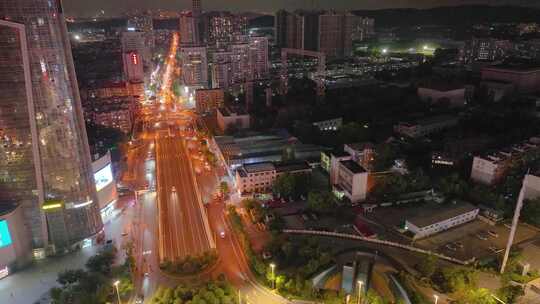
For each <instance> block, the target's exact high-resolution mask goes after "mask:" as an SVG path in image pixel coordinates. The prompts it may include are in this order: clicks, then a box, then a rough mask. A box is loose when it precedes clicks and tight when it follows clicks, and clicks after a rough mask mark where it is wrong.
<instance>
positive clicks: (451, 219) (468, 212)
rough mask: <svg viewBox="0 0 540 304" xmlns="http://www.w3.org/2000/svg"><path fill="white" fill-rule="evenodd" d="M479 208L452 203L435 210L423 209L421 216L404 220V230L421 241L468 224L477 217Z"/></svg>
mask: <svg viewBox="0 0 540 304" xmlns="http://www.w3.org/2000/svg"><path fill="white" fill-rule="evenodd" d="M478 211H479V208H478V207H476V206H474V205H472V204H470V203H467V202H453V203H451V204H448V205H443V206H439V207H436V208H425V209H424V210H423V211H422V212H421V214H417V215H416V216H414V217H412V218H409V219H406V221H405V228H406V229H407V230H408V231H410V232H411V233H412V234H413V235H414V236H413V239H421V238H425V237H428V236H430V235H433V234H436V233H439V232H443V231H445V230H448V229H450V228H452V227H455V226H458V225H461V224H465V223H468V222H470V221H472V220H474V219H476V217H477V216H478Z"/></svg>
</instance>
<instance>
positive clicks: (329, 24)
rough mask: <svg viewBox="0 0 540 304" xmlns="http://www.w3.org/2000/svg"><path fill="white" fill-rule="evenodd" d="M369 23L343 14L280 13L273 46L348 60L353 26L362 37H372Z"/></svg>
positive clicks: (313, 12)
mask: <svg viewBox="0 0 540 304" xmlns="http://www.w3.org/2000/svg"><path fill="white" fill-rule="evenodd" d="M372 21H373V19H367V18H366V20H364V19H363V18H359V17H357V16H354V15H351V14H347V13H333V12H328V13H325V12H321V11H296V12H294V13H290V12H287V11H284V10H281V11H278V12H277V13H276V17H275V32H276V44H277V46H279V47H282V48H291V49H301V50H309V51H319V52H322V53H325V55H326V56H328V57H344V56H349V55H350V54H351V51H352V39H353V29H354V28H355V26H356V28H357V29H359V30H361V31H362V33H363V32H364V31H365V32H366V33H367V32H368V31H369V33H370V34H373V33H372V25H373V22H372ZM370 26H371V29H370Z"/></svg>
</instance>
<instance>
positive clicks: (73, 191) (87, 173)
mask: <svg viewBox="0 0 540 304" xmlns="http://www.w3.org/2000/svg"><path fill="white" fill-rule="evenodd" d="M0 92H2V94H0V204H2V203H8V202H17V203H20V204H22V206H23V209H24V216H25V221H26V225H27V226H28V228H29V231H30V232H31V234H32V244H33V247H34V248H35V252H36V254H40V253H43V252H44V251H42V250H44V249H46V248H47V247H48V246H49V245H54V246H51V247H52V248H55V249H57V250H58V249H63V248H67V247H69V246H72V245H73V244H75V243H77V242H79V241H81V240H83V239H85V238H88V237H91V236H93V235H95V234H96V233H98V232H99V231H100V230H101V229H102V227H103V224H102V222H101V218H100V215H99V208H98V205H97V199H96V190H95V185H94V180H93V176H92V167H91V161H90V152H89V148H88V139H87V136H86V129H85V124H84V120H83V114H82V108H81V101H80V97H79V90H78V86H77V78H76V76H75V69H74V66H73V58H72V55H71V47H70V45H69V39H68V35H67V29H66V24H65V21H64V15H63V12H62V6H61V3H60V2H59V0H0Z"/></svg>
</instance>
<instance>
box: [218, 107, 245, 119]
mask: <svg viewBox="0 0 540 304" xmlns="http://www.w3.org/2000/svg"><path fill="white" fill-rule="evenodd" d="M219 112H220V113H221V115H223V116H238V115H248V113H247V112H246V110H245V109H244V107H242V106H240V105H235V106H226V107H222V108H219Z"/></svg>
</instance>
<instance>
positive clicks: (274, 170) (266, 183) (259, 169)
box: [236, 161, 311, 194]
mask: <svg viewBox="0 0 540 304" xmlns="http://www.w3.org/2000/svg"><path fill="white" fill-rule="evenodd" d="M286 173H288V174H310V173H311V167H310V166H309V164H308V163H307V162H305V161H295V162H286V163H283V162H261V163H253V164H246V165H242V166H241V167H239V168H238V170H236V187H237V189H238V192H239V193H240V194H249V193H265V192H270V191H271V190H272V185H273V184H274V181H275V180H276V178H277V177H278V176H280V175H282V174H286Z"/></svg>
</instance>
